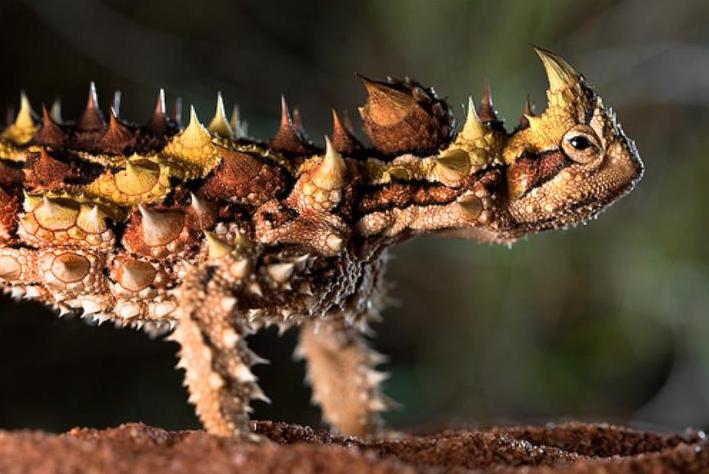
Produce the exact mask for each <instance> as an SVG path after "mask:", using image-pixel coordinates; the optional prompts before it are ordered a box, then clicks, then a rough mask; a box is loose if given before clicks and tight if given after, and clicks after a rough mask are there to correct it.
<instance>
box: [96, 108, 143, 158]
mask: <svg viewBox="0 0 709 474" xmlns="http://www.w3.org/2000/svg"><path fill="white" fill-rule="evenodd" d="M134 138H135V137H134V136H133V133H132V132H131V131H130V129H128V127H126V126H125V125H124V124H123V123H122V122H121V121H120V120H119V119H118V114H117V112H116V111H115V110H114V109H113V108H111V113H110V114H109V121H108V129H107V130H106V133H104V134H103V136H102V137H101V141H100V145H101V147H102V148H103V149H104V150H105V151H106V152H109V153H121V152H122V151H123V150H125V149H126V148H127V147H130V146H132V145H133V144H134V143H135V141H134Z"/></svg>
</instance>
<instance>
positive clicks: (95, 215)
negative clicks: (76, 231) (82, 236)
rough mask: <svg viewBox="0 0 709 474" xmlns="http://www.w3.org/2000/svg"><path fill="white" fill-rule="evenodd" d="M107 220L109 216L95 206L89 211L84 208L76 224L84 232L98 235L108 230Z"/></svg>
mask: <svg viewBox="0 0 709 474" xmlns="http://www.w3.org/2000/svg"><path fill="white" fill-rule="evenodd" d="M107 219H108V215H107V214H106V213H105V212H104V211H103V210H101V208H100V207H98V206H96V205H94V206H92V207H91V209H90V210H88V211H86V208H85V207H82V211H81V212H80V213H79V217H78V219H77V221H76V223H77V225H79V227H81V228H82V229H83V230H85V231H87V232H92V233H95V234H98V233H101V232H103V231H105V230H106V228H107V227H106V220H107Z"/></svg>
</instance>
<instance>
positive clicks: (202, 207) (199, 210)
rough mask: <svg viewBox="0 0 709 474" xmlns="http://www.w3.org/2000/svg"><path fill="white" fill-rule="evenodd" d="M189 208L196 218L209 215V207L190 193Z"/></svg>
mask: <svg viewBox="0 0 709 474" xmlns="http://www.w3.org/2000/svg"><path fill="white" fill-rule="evenodd" d="M190 207H191V208H192V209H193V210H194V212H195V213H196V214H197V215H198V216H201V215H204V214H207V213H209V206H208V205H207V203H206V202H204V201H203V200H201V199H200V198H199V197H197V195H196V194H194V193H192V192H191V193H190Z"/></svg>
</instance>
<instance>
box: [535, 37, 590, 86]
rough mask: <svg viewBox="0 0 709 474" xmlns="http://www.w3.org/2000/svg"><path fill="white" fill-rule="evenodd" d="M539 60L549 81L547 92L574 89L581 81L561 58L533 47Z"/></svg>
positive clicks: (577, 74)
mask: <svg viewBox="0 0 709 474" xmlns="http://www.w3.org/2000/svg"><path fill="white" fill-rule="evenodd" d="M534 51H536V53H537V55H539V59H541V60H542V64H543V65H544V69H545V71H546V73H547V79H548V80H549V92H555V91H561V90H564V89H569V88H571V87H574V86H575V85H576V84H578V82H579V81H580V80H581V76H580V75H579V73H577V72H576V71H575V70H574V68H572V67H571V66H570V65H569V63H567V62H566V61H564V60H563V59H562V58H560V57H559V56H557V55H556V54H554V53H552V52H551V51H547V50H546V49H542V48H537V47H536V46H535V47H534Z"/></svg>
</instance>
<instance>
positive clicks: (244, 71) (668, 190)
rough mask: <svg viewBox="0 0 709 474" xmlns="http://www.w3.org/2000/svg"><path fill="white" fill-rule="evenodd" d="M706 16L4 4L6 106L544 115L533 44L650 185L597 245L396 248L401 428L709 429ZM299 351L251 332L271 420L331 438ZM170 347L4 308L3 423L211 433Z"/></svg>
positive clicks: (0, 347) (387, 348) (447, 6)
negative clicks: (404, 97)
mask: <svg viewBox="0 0 709 474" xmlns="http://www.w3.org/2000/svg"><path fill="white" fill-rule="evenodd" d="M708 24H709V2H704V1H701V0H697V1H694V2H664V1H662V2H661V1H655V2H650V1H646V0H626V1H598V0H592V1H591V0H589V1H583V2H582V1H576V2H564V1H528V2H519V1H497V2H485V1H464V0H437V1H435V2H432V1H430V0H416V1H404V0H386V1H385V0H382V1H342V2H335V1H327V2H326V1H315V0H308V1H305V0H301V1H298V2H269V1H238V2H237V1H228V0H218V1H205V2H199V1H194V0H193V1H185V0H170V1H159V0H142V1H136V2H126V1H117V0H116V1H108V0H104V1H98V0H96V1H91V0H72V1H62V2H58V1H42V0H26V1H17V0H3V1H2V3H0V58H2V66H1V71H2V73H1V74H0V85H1V87H0V104H3V107H4V104H16V103H17V99H18V95H19V91H20V90H21V89H25V90H26V91H27V92H28V94H29V96H30V99H31V100H32V103H33V105H34V107H35V108H36V109H38V108H39V106H40V104H41V102H47V103H49V102H51V101H52V100H53V99H54V98H55V97H56V96H59V95H61V97H62V99H63V103H64V110H65V116H68V117H72V116H75V115H76V114H77V113H78V112H79V110H80V109H81V108H82V107H83V105H84V103H85V100H86V93H87V89H88V83H89V81H90V80H94V81H96V83H97V85H98V90H99V95H100V99H101V101H102V103H103V105H104V106H105V105H107V104H108V103H109V102H110V100H111V96H112V94H113V91H114V90H115V89H120V90H121V91H123V106H122V109H121V114H122V115H123V116H124V117H127V118H130V119H134V120H143V119H146V118H147V117H148V116H149V114H150V112H151V111H152V108H153V106H154V103H155V96H156V93H157V90H158V88H159V87H165V88H166V89H167V92H168V98H174V97H175V96H177V95H179V96H182V97H183V99H184V101H185V103H186V104H190V103H193V104H195V106H196V108H197V110H198V113H199V114H200V116H201V117H202V119H203V121H205V120H207V119H209V118H210V117H211V115H212V113H213V110H214V99H215V94H216V91H218V90H221V91H222V92H223V93H224V96H225V98H226V100H227V101H228V102H229V103H231V102H234V101H238V103H239V104H240V106H241V109H242V112H243V115H244V117H245V118H246V120H248V122H249V125H250V131H251V133H252V134H253V135H254V136H257V137H261V138H267V137H269V136H270V135H271V134H272V133H273V131H274V130H275V128H276V124H277V120H278V116H279V97H280V94H281V93H282V92H283V93H285V94H286V96H287V98H288V100H289V102H290V103H291V104H293V105H297V106H298V107H300V109H301V110H302V112H303V115H304V121H305V125H306V128H307V129H308V130H309V132H310V133H311V136H313V137H320V136H322V134H324V133H327V132H328V131H329V120H330V114H329V108H330V107H331V106H335V107H337V108H338V109H341V110H342V109H345V110H349V111H351V112H350V115H351V116H352V117H353V118H354V117H355V116H356V106H358V105H360V104H361V103H362V102H363V100H364V92H363V89H362V87H361V85H360V84H359V83H358V80H357V79H356V78H354V77H353V72H354V71H357V72H361V73H363V74H366V75H370V76H374V77H383V76H385V75H387V74H391V75H399V76H403V75H405V74H408V75H410V76H412V77H414V78H416V79H418V80H420V81H422V82H424V83H426V84H431V85H434V86H435V87H436V89H437V90H438V91H439V93H440V94H442V95H443V96H446V97H448V99H449V102H450V103H451V104H453V105H454V106H455V110H456V112H457V113H458V117H459V118H462V113H460V111H461V108H460V106H459V104H462V103H463V102H464V100H465V98H466V97H467V96H468V95H469V94H473V96H478V95H479V93H480V91H481V90H482V86H483V83H484V81H486V80H489V82H490V84H491V85H492V89H493V93H494V98H495V103H496V105H497V107H498V109H499V110H500V112H501V113H502V115H503V116H505V117H507V121H508V123H509V124H515V123H516V121H517V118H518V116H519V111H520V110H521V108H522V102H523V100H524V97H525V94H526V93H527V92H529V93H530V94H531V96H532V98H533V99H534V100H535V101H536V103H537V104H539V108H542V109H543V106H544V88H545V86H546V82H545V77H544V74H543V72H542V69H541V66H540V65H539V64H538V61H537V58H536V56H535V55H534V53H533V51H532V50H531V48H530V47H529V43H534V44H539V45H542V46H544V47H547V48H550V49H552V50H554V51H556V52H558V53H560V54H562V55H563V56H564V57H565V58H566V59H567V60H569V61H570V62H571V63H572V64H574V65H575V66H576V67H577V68H578V69H579V70H580V71H583V72H584V74H585V75H586V76H587V78H588V79H589V81H590V82H591V83H592V84H594V85H596V86H597V88H598V90H599V91H600V92H601V94H602V96H603V97H604V98H605V100H606V103H608V104H612V105H613V106H614V108H615V109H616V111H617V112H618V116H619V118H620V119H621V121H622V123H623V125H624V127H625V130H626V132H627V133H628V134H629V135H630V136H631V137H632V138H634V139H635V140H636V141H637V144H638V147H639V149H640V151H641V155H642V157H643V159H644V161H645V164H646V167H647V173H646V176H645V179H644V180H643V181H642V183H641V184H640V186H639V188H638V189H637V190H636V191H635V192H634V193H633V194H632V195H630V196H629V197H627V198H626V199H624V200H622V201H621V202H620V203H619V204H617V205H615V206H613V207H612V208H611V209H610V210H609V211H607V212H606V213H605V214H603V216H602V217H601V219H599V220H598V221H597V222H593V223H592V224H591V225H589V226H587V227H585V226H584V227H579V228H576V229H572V230H568V231H566V232H555V233H551V234H546V235H540V236H535V237H532V238H529V239H527V240H525V241H523V242H520V243H518V244H516V245H515V246H513V247H512V248H511V249H508V248H506V247H494V246H488V245H477V244H474V243H472V242H464V241H443V240H435V239H418V240H415V241H412V242H409V243H407V244H405V245H403V246H401V247H400V248H398V249H396V250H395V252H394V256H395V258H394V259H393V262H392V265H391V270H390V276H391V280H392V281H393V282H395V284H396V286H395V287H394V290H393V292H392V295H393V296H394V297H395V298H396V299H397V300H398V302H399V303H398V304H397V305H394V306H391V307H390V308H388V309H387V310H386V311H385V313H384V316H385V320H384V322H383V323H382V324H379V325H377V327H376V330H377V332H378V338H377V339H376V342H375V346H376V348H377V349H378V350H380V351H382V352H385V353H388V354H390V355H391V356H392V360H391V363H390V364H389V365H388V369H389V370H390V371H391V372H392V375H393V377H392V379H391V380H390V381H389V382H388V383H387V386H386V388H387V391H388V393H389V394H391V395H392V396H393V397H394V398H395V399H396V400H398V401H399V402H401V403H402V404H403V406H404V408H403V409H402V410H401V411H398V412H394V413H391V414H390V415H389V416H388V420H389V421H390V422H391V423H392V424H393V425H394V426H396V427H400V428H401V427H412V426H421V425H429V424H435V423H495V422H540V421H547V420H559V419H566V418H574V419H582V420H604V421H613V422H623V423H631V424H634V425H643V426H652V427H656V428H662V429H681V428H683V427H685V426H687V425H692V426H695V427H698V428H707V427H709V314H707V308H709V250H708V246H707V230H708V226H707V224H708V223H709V222H708V217H707V216H709V213H708V212H707V210H706V207H707V203H708V202H709V186H707V184H706V181H707V176H709V134H707V130H709V26H707V25H708ZM294 341H295V334H294V333H293V332H289V333H287V334H286V335H285V336H284V337H283V338H282V339H280V340H279V339H278V337H277V336H276V334H275V332H266V333H265V334H263V335H259V336H257V337H255V338H254V348H255V349H256V351H257V352H258V353H260V354H261V355H263V356H265V357H267V358H269V359H271V360H272V364H271V365H270V366H265V367H264V366H261V367H259V368H258V369H257V371H256V372H257V375H259V376H260V377H261V379H262V381H263V386H264V388H265V390H266V392H267V393H268V394H269V395H271V397H272V399H273V401H274V404H273V405H272V406H266V405H263V404H258V405H257V407H256V417H258V418H271V419H277V420H289V421H295V422H300V423H309V424H317V423H318V411H317V409H315V408H313V407H311V406H310V405H309V403H308V398H309V391H308V389H307V388H306V387H305V386H304V384H303V382H302V378H303V367H302V365H300V364H295V363H292V362H291V361H290V352H291V351H292V349H293V346H294ZM175 351H176V346H175V345H174V344H173V343H168V342H164V341H161V340H151V339H149V338H148V337H147V336H145V335H143V334H141V333H137V332H132V331H127V330H117V329H114V328H112V327H110V326H109V325H104V326H102V327H100V328H95V327H89V326H87V325H85V324H83V323H82V322H81V321H80V320H78V319H73V320H72V319H58V318H56V317H55V316H54V315H53V314H51V313H50V312H49V311H47V310H46V309H43V308H41V307H38V306H36V305H33V304H17V303H12V302H11V301H10V299H9V298H7V297H2V299H0V384H1V385H0V428H3V429H11V428H12V429H15V428H42V429H47V430H57V431H58V430H65V429H67V428H70V427H72V426H76V425H84V426H92V427H104V426H111V425H116V424H118V423H121V422H127V421H138V420H139V421H143V422H145V423H149V424H153V425H158V426H162V427H165V428H185V427H197V426H198V423H197V420H196V418H195V417H194V415H193V411H192V408H191V407H190V406H189V405H188V404H187V401H186V399H187V397H186V394H185V391H184V389H183V388H182V386H181V373H180V372H178V371H177V370H175V369H174V368H173V367H174V365H175V362H176V360H175Z"/></svg>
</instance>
